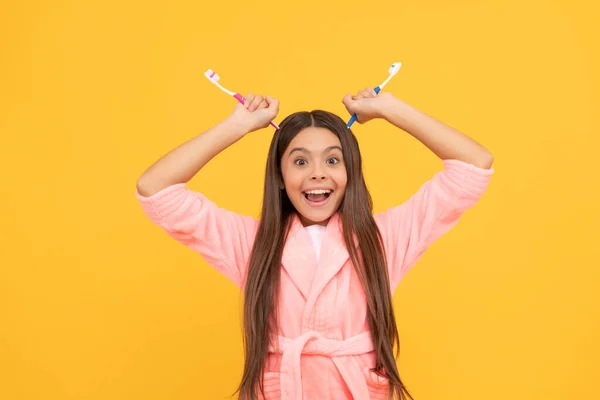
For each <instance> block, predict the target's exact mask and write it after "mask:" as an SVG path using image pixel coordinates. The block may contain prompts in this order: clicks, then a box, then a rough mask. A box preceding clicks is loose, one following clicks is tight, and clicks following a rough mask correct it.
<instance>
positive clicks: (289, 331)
mask: <svg viewBox="0 0 600 400" xmlns="http://www.w3.org/2000/svg"><path fill="white" fill-rule="evenodd" d="M443 165H444V169H443V170H441V171H439V172H437V173H436V174H435V175H434V176H433V177H432V178H431V179H430V180H429V181H427V182H425V183H424V184H423V185H422V186H421V187H420V188H419V190H418V191H417V192H416V193H415V194H414V195H413V196H411V197H410V198H409V199H408V200H407V201H405V202H404V203H402V204H400V205H399V206H396V207H392V208H390V209H388V210H386V211H384V212H381V213H377V214H375V215H374V218H375V221H376V223H377V226H378V228H379V230H380V232H381V234H382V237H383V244H384V250H385V252H386V257H387V261H388V271H389V278H390V286H391V290H392V293H393V292H394V290H395V289H396V287H397V286H398V284H399V283H400V281H401V279H402V278H403V276H405V274H406V273H407V272H408V271H409V270H410V268H411V267H412V266H413V265H414V264H415V262H416V261H417V260H418V259H419V258H420V257H421V255H422V254H423V253H424V252H425V250H426V249H427V248H428V246H429V245H431V244H432V243H433V242H434V241H435V240H437V239H438V238H440V237H441V236H442V235H444V234H445V233H446V232H447V231H448V230H449V229H451V228H452V227H453V226H455V225H456V223H457V222H458V220H459V218H460V216H461V214H462V213H463V212H465V211H466V210H467V209H469V208H470V207H472V206H473V205H474V204H475V203H476V202H477V201H478V200H479V199H480V198H481V196H482V195H483V193H484V191H485V190H486V188H487V186H488V183H489V181H490V179H491V176H492V174H493V172H494V170H493V168H490V169H482V168H479V167H476V166H474V165H472V164H468V163H465V162H462V161H459V160H443ZM136 197H137V199H138V200H139V202H140V204H141V207H142V209H143V211H144V212H145V214H146V215H147V216H148V217H149V218H150V220H151V221H152V222H154V223H155V224H157V225H159V226H160V227H161V228H162V229H163V230H164V231H165V232H166V233H167V234H168V235H169V236H171V237H173V238H174V239H176V240H178V241H179V242H181V243H182V244H184V245H185V246H188V247H190V248H191V249H193V250H195V251H197V252H198V253H200V255H201V256H202V257H203V258H204V260H205V261H206V262H207V263H208V264H210V265H211V266H212V267H214V268H216V269H217V270H218V271H219V272H221V273H222V274H223V275H225V276H226V277H227V278H229V279H230V280H231V281H232V282H233V283H235V284H236V285H238V287H240V288H241V287H242V284H243V283H242V282H243V281H244V278H245V274H246V270H247V265H248V262H249V258H250V253H251V249H252V244H253V242H254V238H255V235H256V230H257V227H258V221H256V220H255V219H254V218H252V217H248V216H242V215H239V214H236V213H234V212H232V211H229V210H226V209H223V208H219V207H218V206H217V205H216V204H215V203H213V202H212V201H210V200H209V199H208V198H207V197H206V196H204V195H203V194H200V193H197V192H194V191H192V190H190V189H187V188H186V184H185V183H180V184H175V185H172V186H169V187H167V188H165V189H163V190H161V191H160V192H158V193H155V194H154V195H152V196H149V197H144V196H141V195H140V194H139V192H137V191H136ZM281 264H282V271H281V286H280V288H281V289H280V290H281V292H280V295H279V314H278V318H279V332H277V336H275V337H278V341H275V340H274V341H273V343H271V346H270V352H269V355H268V358H267V371H266V372H265V374H264V384H265V391H266V393H265V396H266V399H287V400H302V399H304V400H309V399H337V400H339V399H359V400H369V399H370V400H374V399H387V394H388V391H389V386H388V382H386V380H385V379H384V378H381V377H379V376H377V375H375V374H374V373H372V372H371V371H370V368H373V367H374V366H375V353H374V351H373V343H372V340H371V335H370V331H369V325H368V322H367V305H366V304H367V302H366V298H365V294H364V291H363V289H362V286H361V284H360V281H359V279H358V276H357V274H356V272H355V271H354V268H353V267H352V264H351V262H350V258H349V254H348V250H347V249H346V246H345V244H344V241H343V236H342V230H341V218H340V216H339V214H334V215H333V216H332V217H331V218H330V220H329V221H328V223H327V227H326V230H325V233H324V236H323V241H322V245H321V251H320V257H319V259H318V260H317V255H316V252H315V249H314V246H313V244H312V242H311V238H310V236H309V234H308V232H307V231H306V230H305V229H304V228H303V226H302V224H301V222H300V220H299V218H298V217H297V216H295V217H294V220H293V223H292V225H291V228H290V232H289V235H288V239H287V241H286V243H285V246H284V251H283V255H282V260H281ZM275 342H276V343H275Z"/></svg>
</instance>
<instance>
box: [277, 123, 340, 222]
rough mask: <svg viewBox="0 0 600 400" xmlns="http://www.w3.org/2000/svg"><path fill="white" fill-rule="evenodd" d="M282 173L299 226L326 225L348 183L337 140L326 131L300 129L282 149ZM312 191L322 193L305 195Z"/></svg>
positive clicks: (310, 128) (311, 128)
mask: <svg viewBox="0 0 600 400" xmlns="http://www.w3.org/2000/svg"><path fill="white" fill-rule="evenodd" d="M281 172H282V174H283V183H284V185H285V191H286V192H287V195H288V197H289V199H290V201H291V202H292V204H293V205H294V207H295V208H296V210H297V211H298V213H299V214H300V220H301V221H302V224H303V225H304V226H308V225H312V224H321V225H326V224H327V221H329V218H330V217H331V216H332V215H333V214H334V213H335V212H336V211H337V209H338V207H339V206H340V203H341V202H342V199H343V198H344V192H345V191H346V182H347V180H348V178H347V175H346V166H345V164H344V157H343V155H342V145H341V143H340V140H339V139H338V137H337V136H336V135H335V134H334V133H333V132H331V131H329V130H328V129H325V128H317V127H309V128H306V129H303V130H302V131H301V132H300V133H298V134H297V135H296V137H294V139H293V140H292V141H291V143H290V145H289V146H288V148H287V149H286V150H285V153H284V154H283V157H282V158H281ZM314 189H321V190H325V192H324V193H323V192H321V193H307V192H310V191H311V190H314Z"/></svg>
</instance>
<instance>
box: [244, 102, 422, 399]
mask: <svg viewBox="0 0 600 400" xmlns="http://www.w3.org/2000/svg"><path fill="white" fill-rule="evenodd" d="M310 126H314V127H321V128H326V129H328V130H330V131H331V132H333V133H334V134H335V135H336V136H337V137H338V138H339V140H340V143H341V145H342V153H343V156H344V163H345V166H346V173H347V176H348V182H347V184H346V192H345V195H344V198H343V200H342V203H341V204H340V207H339V210H338V212H339V213H340V216H341V221H342V229H343V235H344V242H345V244H346V247H347V249H348V253H349V255H350V260H351V262H352V264H353V265H354V268H355V270H356V272H357V275H358V277H359V279H360V281H361V283H362V286H363V289H364V291H365V294H366V298H367V306H368V321H369V326H370V329H371V335H372V338H373V345H374V348H375V352H376V365H375V368H374V369H373V371H374V372H375V373H377V374H378V375H380V376H384V377H386V378H387V379H388V380H389V382H390V399H393V398H400V399H401V400H405V399H406V397H405V393H406V395H408V397H409V398H410V399H412V396H411V395H410V394H409V393H408V391H407V390H406V388H405V386H404V384H403V383H402V381H401V380H400V375H399V373H398V368H397V366H396V360H395V357H398V355H399V352H400V339H399V335H398V328H397V326H396V320H395V317H394V310H393V306H392V294H391V290H390V284H389V279H388V272H387V267H386V259H385V252H384V251H383V245H382V243H383V242H382V238H381V233H380V232H379V229H378V228H377V225H376V224H375V220H374V219H373V214H372V212H373V202H372V199H371V195H370V194H369V191H368V189H367V186H366V184H365V180H364V177H363V172H362V159H361V155H360V150H359V147H358V142H357V140H356V137H355V136H354V134H353V133H352V132H351V131H350V130H349V129H348V128H346V124H345V123H344V121H342V119H341V118H340V117H338V116H337V115H335V114H332V113H329V112H327V111H322V110H314V111H311V112H298V113H294V114H292V115H290V116H288V117H287V118H285V119H284V120H283V121H282V123H281V126H280V130H279V131H277V132H276V133H275V134H274V135H273V139H272V141H271V145H270V148H269V154H268V158H267V167H266V173H265V186H264V197H263V205H262V212H261V218H260V224H259V226H258V231H257V234H256V239H255V241H254V246H253V249H252V255H251V257H250V262H249V266H248V273H247V276H246V281H245V284H244V297H245V299H244V314H243V320H244V322H243V327H244V350H245V364H244V373H243V376H242V381H241V383H240V386H239V387H238V389H237V391H236V392H239V394H240V396H239V398H240V399H241V400H255V399H257V398H258V392H259V391H260V393H262V394H263V396H264V387H263V373H264V370H265V365H266V360H267V355H268V348H269V340H270V339H271V336H270V335H275V338H276V335H277V332H278V321H277V304H278V300H277V299H278V295H279V281H280V276H281V256H282V253H283V247H284V244H285V241H286V236H287V232H288V231H289V228H290V225H291V222H292V217H293V215H294V213H296V209H295V208H294V206H293V205H292V203H291V201H290V199H289V198H288V196H287V194H286V192H285V190H282V189H281V186H280V185H281V184H282V182H283V177H282V173H281V158H282V156H283V154H284V152H285V150H286V149H287V147H288V145H289V144H290V142H291V141H292V139H293V138H294V137H295V136H296V135H297V134H298V133H299V132H300V131H302V130H303V129H304V128H307V127H310ZM354 237H356V238H357V239H358V247H359V248H360V251H359V250H357V248H356V247H355V244H354ZM395 346H397V349H396V354H395V357H394V347H395Z"/></svg>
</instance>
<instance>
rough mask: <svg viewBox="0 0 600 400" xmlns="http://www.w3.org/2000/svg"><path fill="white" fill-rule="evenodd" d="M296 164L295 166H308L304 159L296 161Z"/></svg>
mask: <svg viewBox="0 0 600 400" xmlns="http://www.w3.org/2000/svg"><path fill="white" fill-rule="evenodd" d="M294 164H295V165H304V164H306V160H305V159H303V158H299V159H297V160H296V161H294Z"/></svg>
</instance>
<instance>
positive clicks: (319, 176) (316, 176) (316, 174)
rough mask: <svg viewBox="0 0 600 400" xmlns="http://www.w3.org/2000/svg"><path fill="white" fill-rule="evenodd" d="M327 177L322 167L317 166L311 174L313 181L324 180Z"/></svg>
mask: <svg viewBox="0 0 600 400" xmlns="http://www.w3.org/2000/svg"><path fill="white" fill-rule="evenodd" d="M325 178H326V177H325V173H324V172H323V170H322V169H321V168H320V167H316V168H315V169H314V170H313V171H312V173H311V175H310V179H311V180H313V181H318V180H323V179H325Z"/></svg>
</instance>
